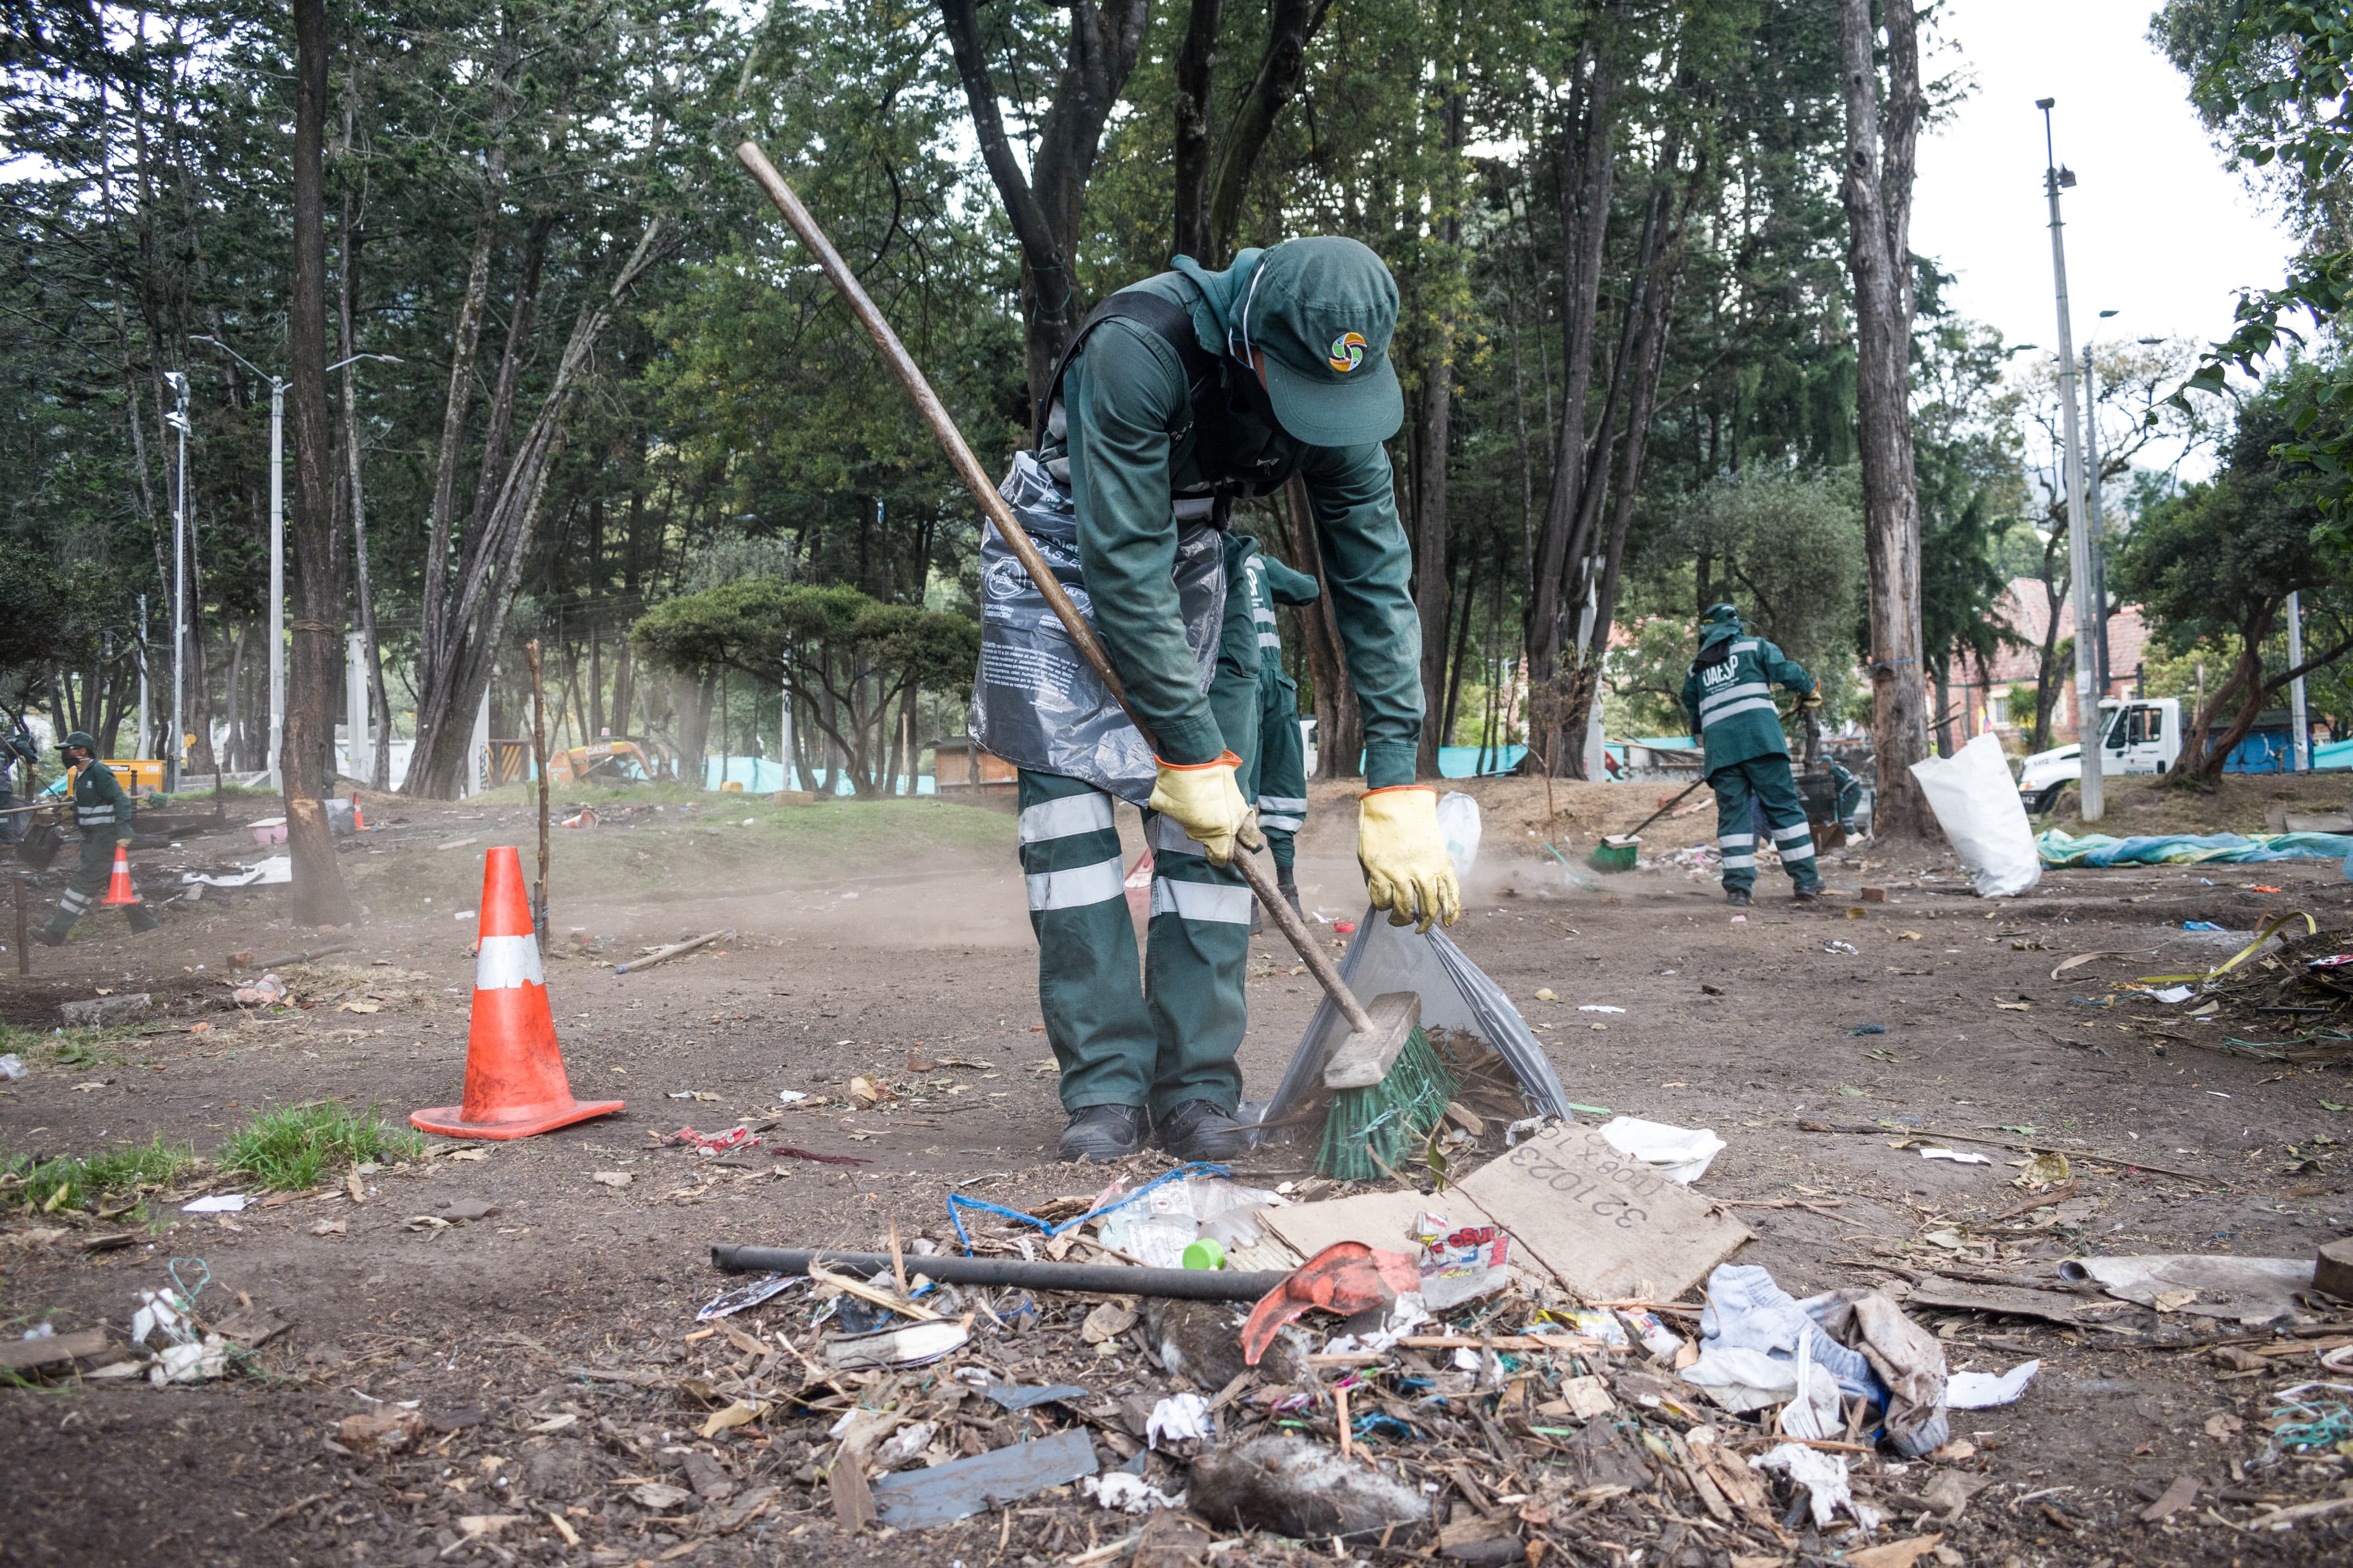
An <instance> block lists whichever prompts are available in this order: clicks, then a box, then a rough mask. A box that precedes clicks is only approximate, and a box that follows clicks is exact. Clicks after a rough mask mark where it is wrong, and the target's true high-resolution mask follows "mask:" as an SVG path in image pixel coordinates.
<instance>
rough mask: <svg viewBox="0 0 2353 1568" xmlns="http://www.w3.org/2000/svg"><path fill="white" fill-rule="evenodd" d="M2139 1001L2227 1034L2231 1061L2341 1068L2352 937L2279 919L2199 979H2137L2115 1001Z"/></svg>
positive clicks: (2349, 1021) (2348, 1043)
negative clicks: (2208, 1022) (2175, 1009)
mask: <svg viewBox="0 0 2353 1568" xmlns="http://www.w3.org/2000/svg"><path fill="white" fill-rule="evenodd" d="M2274 936H2276V937H2277V939H2278V940H2277V941H2276V942H2274V941H2273V940H2272V939H2273V938H2274ZM2141 999H2146V1000H2148V1001H2153V1002H2157V1003H2159V1004H2162V1005H2167V1006H2168V1007H2171V1006H2180V1005H2183V1004H2189V1005H2188V1006H2187V1007H2184V1008H2183V1016H2198V1017H2204V1018H2211V1019H2213V1020H2214V1021H2215V1022H2216V1023H2219V1024H2221V1025H2223V1026H2226V1032H2225V1036H2224V1037H2222V1038H2221V1040H2220V1042H2219V1043H2221V1045H2222V1046H2223V1047H2224V1048H2225V1049H2228V1050H2230V1051H2231V1052H2232V1054H2235V1055H2243V1056H2254V1057H2259V1058H2264V1059H2268V1060H2276V1061H2283V1062H2293V1063H2310V1062H2325V1061H2338V1060H2343V1059H2345V1058H2348V1057H2353V931H2327V930H2323V929H2321V928H2320V926H2319V924H2318V922H2317V921H2314V920H2312V919H2311V918H2310V917H2309V916H2306V915H2303V914H2288V915H2282V916H2279V917H2278V918H2276V919H2274V920H2273V921H2269V922H2268V923H2266V924H2265V925H2264V926H2263V928H2262V929H2261V930H2259V931H2257V932H2256V933H2255V936H2254V940H2253V941H2252V942H2249V943H2248V944H2247V945H2246V946H2245V947H2243V948H2242V949H2240V950H2238V951H2237V952H2235V953H2233V954H2232V955H2231V956H2229V957H2227V958H2225V959H2224V960H2222V961H2221V963H2217V964H2216V965H2214V966H2213V967H2212V968H2211V970H2209V971H2207V972H2206V973H2202V974H2151V975H2142V976H2138V977H2137V978H2136V979H2134V980H2133V981H2131V982H2130V983H2128V984H2126V985H2125V986H2124V987H2123V988H2122V989H2121V991H2120V992H2119V993H2118V994H2117V995H2116V997H2115V998H2114V1000H2121V1001H2126V1002H2130V1001H2135V1000H2141ZM2110 1000H2111V999H2109V998H2102V999H2101V1002H2102V1003H2106V1002H2108V1001H2110Z"/></svg>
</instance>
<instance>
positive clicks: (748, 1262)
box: [711, 1242, 1291, 1301]
mask: <svg viewBox="0 0 2353 1568" xmlns="http://www.w3.org/2000/svg"><path fill="white" fill-rule="evenodd" d="M812 1263H815V1264H816V1265H818V1267H819V1268H831V1269H836V1270H840V1271H843V1272H854V1273H860V1274H864V1275H867V1276H869V1277H871V1278H883V1277H887V1276H889V1275H890V1273H891V1256H890V1254H888V1253H885V1252H831V1251H827V1250H824V1249H821V1248H814V1247H738V1246H733V1245H730V1244H727V1243H724V1242H723V1243H721V1244H720V1245H718V1246H715V1247H712V1249H711V1265H712V1268H716V1269H718V1270H719V1271H720V1272H721V1273H723V1274H807V1272H808V1270H809V1265H810V1264H812ZM906 1263H907V1268H909V1270H910V1271H912V1272H914V1273H919V1274H923V1275H926V1276H928V1277H929V1278H931V1279H936V1280H938V1281H940V1283H942V1284H944V1285H1011V1286H1019V1287H1021V1288H1023V1289H1031V1290H1075V1291H1080V1292H1084V1293H1090V1294H1097V1295H1105V1296H1158V1297H1162V1298H1165V1299H1166V1300H1183V1301H1255V1300H1258V1299H1259V1298H1260V1297H1261V1296H1263V1295H1265V1294H1266V1293H1267V1292H1268V1291H1270V1290H1272V1289H1277V1288H1278V1287H1280V1286H1281V1285H1282V1282H1283V1281H1284V1280H1286V1279H1290V1278H1291V1276H1290V1275H1289V1274H1287V1273H1285V1272H1283V1271H1282V1270H1281V1269H1266V1270H1261V1271H1256V1272H1252V1271H1246V1270H1240V1269H1224V1268H1133V1267H1131V1266H1129V1265H1126V1264H1121V1263H1030V1262H1025V1261H1023V1260H1022V1259H1020V1258H955V1257H942V1256H934V1257H930V1258H908V1259H907V1260H906Z"/></svg>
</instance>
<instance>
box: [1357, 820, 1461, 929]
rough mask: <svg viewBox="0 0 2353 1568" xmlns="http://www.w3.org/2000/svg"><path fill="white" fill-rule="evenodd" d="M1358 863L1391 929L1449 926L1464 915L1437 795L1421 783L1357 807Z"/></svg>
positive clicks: (1377, 906)
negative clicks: (1441, 827)
mask: <svg viewBox="0 0 2353 1568" xmlns="http://www.w3.org/2000/svg"><path fill="white" fill-rule="evenodd" d="M1356 864H1357V865H1359V866H1362V867H1363V868H1365V888H1366V891H1368V892H1370V893H1371V894H1372V896H1373V907H1374V908H1375V909H1377V910H1388V911H1389V924H1391V925H1395V926H1401V925H1406V924H1408V923H1409V922H1412V921H1417V920H1418V921H1419V922H1420V924H1419V929H1420V930H1422V931H1428V930H1429V929H1430V922H1431V921H1438V922H1439V923H1440V924H1441V925H1452V924H1453V923H1454V922H1455V921H1456V919H1457V918H1459V917H1460V916H1461V913H1462V889H1461V885H1460V884H1458V883H1457V882H1456V881H1455V879H1454V859H1453V857H1451V856H1450V855H1448V854H1447V853H1446V840H1445V839H1444V838H1443V837H1440V835H1439V831H1438V792H1437V791H1436V790H1434V789H1427V788H1424V787H1423V786H1422V785H1420V784H1399V785H1397V786H1396V787H1395V788H1392V789H1376V790H1367V791H1366V793H1365V795H1364V797H1363V799H1362V800H1361V801H1360V802H1359V803H1358V805H1357V808H1356Z"/></svg>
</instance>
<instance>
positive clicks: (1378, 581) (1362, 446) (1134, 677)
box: [1019, 237, 1461, 1160]
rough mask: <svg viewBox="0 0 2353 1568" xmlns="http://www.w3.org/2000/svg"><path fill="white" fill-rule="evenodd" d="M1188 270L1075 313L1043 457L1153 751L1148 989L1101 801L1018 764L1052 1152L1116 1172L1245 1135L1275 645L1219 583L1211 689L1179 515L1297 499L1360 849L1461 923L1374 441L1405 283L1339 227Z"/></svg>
mask: <svg viewBox="0 0 2353 1568" xmlns="http://www.w3.org/2000/svg"><path fill="white" fill-rule="evenodd" d="M1174 267H1175V269H1174V270H1173V271H1169V272H1164V273H1161V274H1159V275H1158V276H1156V277H1154V278H1149V279H1145V281H1143V282H1142V283H1139V284H1136V285H1134V286H1133V287H1131V288H1128V289H1123V290H1122V291H1120V292H1119V293H1117V294H1114V295H1113V296H1112V297H1111V298H1110V299H1108V300H1105V301H1104V302H1103V304H1102V305H1100V306H1098V307H1097V308H1096V309H1095V310H1094V311H1093V313H1092V314H1091V315H1090V316H1089V317H1088V318H1087V320H1086V321H1084V322H1083V323H1082V324H1081V326H1080V328H1079V331H1078V332H1077V334H1076V335H1075V336H1074V337H1073V339H1072V341H1071V345H1070V347H1069V348H1068V349H1066V350H1065V351H1064V353H1063V358H1062V361H1061V363H1060V365H1059V366H1057V367H1056V371H1055V374H1054V376H1053V378H1052V380H1051V382H1050V385H1049V387H1048V391H1047V395H1046V398H1045V400H1044V401H1045V405H1046V406H1045V411H1044V416H1043V418H1042V419H1041V422H1040V426H1041V427H1040V429H1039V433H1038V447H1037V456H1038V458H1039V460H1040V461H1041V462H1042V463H1043V465H1044V466H1045V468H1046V470H1047V471H1048V472H1049V473H1050V474H1051V475H1053V476H1055V478H1056V479H1060V480H1065V481H1066V482H1067V483H1068V485H1069V487H1070V492H1071V500H1072V502H1073V504H1074V507H1075V512H1076V518H1077V536H1078V553H1079V559H1080V563H1081V565H1082V568H1083V571H1084V574H1085V589H1086V595H1087V602H1088V604H1089V605H1090V608H1091V613H1092V616H1093V619H1094V624H1095V630H1096V633H1097V635H1098V636H1100V637H1102V639H1103V646H1104V647H1105V648H1106V649H1107V650H1108V651H1109V653H1110V655H1111V658H1112V661H1113V664H1114V665H1115V666H1116V667H1117V668H1118V671H1119V675H1120V679H1121V681H1122V683H1123V684H1124V686H1125V687H1126V689H1127V693H1128V697H1129V700H1131V702H1133V704H1134V707H1135V710H1136V711H1137V712H1138V714H1139V715H1140V716H1141V717H1142V718H1143V720H1144V721H1145V725H1146V726H1147V727H1148V728H1149V730H1150V731H1151V732H1152V735H1153V737H1154V739H1155V741H1156V742H1157V746H1158V750H1157V752H1156V755H1155V763H1156V764H1157V770H1158V772H1157V777H1156V779H1155V785H1154V788H1153V791H1152V795H1151V798H1150V801H1149V804H1148V805H1147V807H1146V810H1145V834H1146V837H1147V841H1148V842H1149V843H1150V844H1151V846H1152V850H1153V859H1154V868H1153V879H1152V904H1151V910H1152V913H1151V920H1150V923H1149V927H1148V932H1147V942H1146V947H1145V963H1144V974H1143V976H1142V978H1141V980H1140V981H1139V977H1138V973H1137V963H1136V953H1135V935H1134V926H1133V925H1132V924H1131V923H1130V921H1129V916H1128V912H1127V905H1126V900H1125V899H1124V895H1123V889H1122V882H1123V868H1122V863H1121V858H1120V847H1119V837H1118V834H1117V832H1116V831H1115V829H1114V828H1113V819H1112V797H1111V796H1110V795H1107V794H1105V793H1103V791H1101V790H1099V789H1097V788H1095V787H1094V786H1093V785H1092V784H1087V783H1085V782H1083V781H1082V780H1079V779H1075V778H1067V777H1063V776H1060V775H1058V774H1054V773H1042V772H1037V771H1034V770H1031V769H1028V768H1025V769H1023V770H1022V773H1021V775H1020V784H1019V801H1020V807H1021V819H1020V830H1019V837H1020V841H1021V862H1022V869H1023V871H1024V872H1025V873H1026V874H1027V877H1028V881H1029V911H1030V915H1029V919H1030V925H1031V927H1032V929H1033V930H1034V931H1036V932H1037V935H1038V997H1039V1006H1040V1008H1041V1010H1042V1011H1043V1013H1044V1015H1045V1020H1046V1035H1047V1039H1048V1041H1049V1042H1050V1044H1051V1045H1052V1047H1053V1048H1054V1056H1055V1059H1056V1061H1057V1062H1059V1063H1060V1067H1061V1074H1060V1091H1061V1099H1062V1106H1063V1109H1064V1110H1065V1111H1066V1112H1067V1113H1068V1116H1069V1122H1068V1125H1067V1126H1066V1127H1065V1128H1064V1130H1063V1132H1062V1138H1061V1146H1060V1156H1061V1158H1062V1159H1064V1160H1113V1159H1117V1158H1120V1157H1121V1156H1123V1155H1126V1154H1130V1153H1133V1152H1135V1151H1136V1150H1137V1149H1139V1148H1140V1147H1142V1146H1143V1144H1144V1143H1145V1140H1146V1137H1147V1136H1150V1137H1152V1138H1153V1139H1155V1141H1156V1142H1158V1143H1159V1144H1160V1145H1161V1147H1162V1148H1164V1149H1166V1151H1167V1152H1169V1153H1170V1154H1173V1155H1175V1156H1176V1158H1178V1159H1180V1160H1198V1159H1227V1158H1231V1157H1233V1156H1235V1155H1237V1154H1240V1153H1241V1152H1244V1151H1245V1150H1246V1149H1247V1148H1248V1146H1249V1130H1248V1129H1247V1128H1246V1127H1245V1126H1243V1125H1242V1124H1240V1123H1239V1122H1237V1121H1235V1120H1234V1111H1235V1109H1236V1106H1237V1104H1238V1102H1239V1100H1240V1094H1241V1073H1240V1069H1239V1068H1236V1066H1235V1065H1234V1053H1235V1051H1236V1050H1237V1049H1238V1048H1239V1047H1240V1045H1241V1041H1242V1032H1243V1029H1244V1026H1245V1024H1246V1022H1247V1011H1246V1007H1245V1004H1244V1001H1243V994H1242V980H1243V973H1244V966H1245V964H1246V963H1247V960H1248V957H1249V950H1250V914H1251V902H1252V899H1251V895H1250V888H1249V885H1248V884H1247V883H1246V882H1245V881H1244V880H1243V879H1242V876H1241V873H1240V871H1239V870H1238V869H1237V868H1235V867H1234V865H1233V864H1232V861H1233V857H1234V856H1235V855H1236V854H1237V853H1242V852H1246V851H1248V850H1250V849H1253V848H1256V847H1258V846H1259V844H1260V843H1261V837H1260V827H1259V824H1258V821H1257V813H1256V812H1255V811H1254V809H1253V808H1252V806H1251V804H1250V796H1249V795H1246V794H1245V793H1244V790H1243V784H1244V782H1245V781H1250V780H1252V778H1253V772H1254V767H1255V764H1256V763H1257V762H1258V758H1259V751H1260V740H1261V732H1262V728H1263V725H1262V720H1261V714H1262V704H1263V698H1262V688H1261V668H1263V661H1262V658H1261V655H1262V653H1263V651H1264V650H1263V649H1262V647H1261V644H1260V642H1259V640H1258V637H1259V630H1258V628H1259V626H1260V623H1259V622H1258V621H1257V620H1256V618H1255V616H1254V615H1253V614H1252V613H1251V612H1250V600H1249V597H1248V595H1247V590H1246V586H1245V585H1242V584H1229V591H1228V600H1227V605H1226V609H1225V613H1224V616H1223V619H1222V622H1221V626H1220V631H1219V652H1218V659H1217V663H1216V668H1215V672H1214V675H1213V677H1212V679H1210V681H1209V683H1208V690H1206V691H1204V690H1203V689H1202V680H1201V675H1200V665H1199V663H1198V661H1197V659H1196V658H1195V655H1194V652H1193V650H1192V648H1191V647H1188V645H1187V642H1186V638H1185V631H1184V622H1183V618H1182V616H1181V614H1180V611H1179V604H1178V594H1177V588H1176V581H1175V577H1174V569H1175V565H1176V559H1177V557H1176V543H1177V535H1178V529H1179V525H1180V522H1181V523H1185V524H1192V523H1198V522H1201V521H1208V522H1209V523H1212V524H1214V525H1217V526H1220V527H1222V526H1223V525H1224V521H1225V519H1226V517H1227V515H1228V514H1229V511H1230V509H1231V507H1232V504H1233V502H1234V501H1235V500H1242V499H1249V498H1252V497H1258V496H1265V495H1270V494H1271V493H1272V492H1273V491H1274V490H1275V489H1277V488H1279V487H1280V486H1282V484H1284V483H1285V482H1286V481H1287V480H1288V479H1290V478H1291V477H1292V476H1293V475H1294V474H1295V475H1297V476H1298V477H1299V478H1300V479H1301V480H1302V481H1303V484H1304V486H1305V489H1306V492H1307V502H1308V508H1309V511H1310V513H1311V515H1312V516H1313V518H1314V527H1315V534H1316V541H1317V546H1318V552H1319V554H1320V556H1321V561H1322V565H1323V576H1324V584H1326V586H1327V587H1328V589H1329V591H1330V593H1331V595H1332V608H1333V616H1334V620H1335V623H1336V624H1337V626H1338V627H1339V633H1340V640H1341V642H1342V643H1343V645H1345V650H1346V654H1347V661H1348V675H1349V679H1350V680H1351V682H1352V683H1353V684H1354V686H1355V688H1356V700H1357V705H1358V708H1359V710H1360V711H1361V712H1362V714H1363V715H1364V731H1365V782H1366V786H1367V788H1366V792H1365V794H1364V795H1363V797H1362V802H1361V805H1360V806H1359V811H1358V818H1357V831H1356V858H1357V860H1358V863H1359V864H1360V865H1361V866H1362V867H1363V868H1364V872H1365V880H1366V886H1367V888H1368V889H1369V890H1370V892H1371V895H1372V901H1373V903H1374V904H1375V905H1376V906H1377V907H1378V908H1381V909H1384V910H1388V911H1389V918H1390V919H1391V920H1392V921H1396V922H1398V923H1400V924H1402V923H1404V922H1405V921H1409V920H1413V921H1419V922H1420V923H1421V925H1422V927H1423V929H1425V930H1426V929H1428V927H1429V925H1430V922H1431V921H1444V922H1447V923H1450V924H1451V922H1452V921H1454V919H1455V917H1456V916H1457V915H1458V914H1459V913H1460V912H1461V891H1460V889H1458V888H1457V887H1456V885H1455V879H1454V869H1453V866H1452V863H1451V861H1450V860H1449V859H1448V858H1447V854H1446V845H1445V841H1444V840H1443V838H1441V837H1440V834H1439V831H1438V795H1437V792H1436V791H1434V790H1430V789H1427V788H1424V787H1421V786H1419V785H1417V784H1415V783H1414V782H1413V781H1414V752H1415V748H1416V745H1417V742H1419V738H1420V733H1421V725H1422V709H1421V684H1420V673H1419V671H1420V658H1421V647H1420V644H1421V639H1420V635H1419V623H1418V621H1417V620H1416V618H1415V615H1414V606H1413V600H1412V597H1411V595H1410V594H1409V592H1408V588H1407V583H1408V579H1409V572H1410V566H1411V559H1412V557H1411V552H1410V551H1409V549H1408V547H1407V543H1406V537H1405V530H1404V528H1403V527H1402V526H1401V525H1400V524H1399V522H1398V514H1397V502H1396V479H1395V473H1394V470H1393V469H1392V468H1391V467H1390V463H1389V458H1388V453H1387V452H1386V451H1385V450H1384V449H1383V447H1382V445H1381V444H1382V443H1383V442H1384V441H1386V440H1387V439H1388V437H1391V436H1393V435H1395V434H1396V433H1397V429H1398V424H1399V423H1400V422H1401V420H1402V418H1403V416H1404V400H1403V398H1402V397H1401V396H1400V395H1399V393H1398V382H1397V373H1396V371H1395V369H1394V368H1393V367H1392V366H1391V365H1390V363H1389V358H1388V345H1389V335H1390V333H1391V332H1392V331H1394V330H1395V328H1396V325H1397V313H1398V291H1397V285H1396V283H1395V281H1394V280H1392V279H1391V278H1390V277H1389V273H1388V268H1387V267H1385V266H1384V265H1382V263H1381V260H1380V258H1378V257H1377V256H1375V255H1374V254H1373V252H1372V251H1371V250H1369V249H1367V248H1366V247H1364V246H1362V245H1360V244H1358V243H1356V241H1354V240H1350V239H1342V238H1336V237H1317V238H1307V239H1294V240H1292V241H1289V242H1288V243H1286V244H1282V245H1278V246H1275V247H1271V248H1270V249H1265V250H1245V251H1243V252H1242V253H1241V254H1240V255H1239V256H1237V257H1236V258H1234V263H1233V265H1232V266H1231V267H1230V268H1227V269H1226V270H1224V271H1222V272H1211V271H1209V270H1208V269H1206V268H1202V267H1200V266H1198V264H1196V263H1195V262H1194V261H1193V260H1192V258H1189V257H1182V256H1180V257H1178V258H1176V262H1175V263H1174ZM1285 798H1298V797H1295V796H1291V797H1285Z"/></svg>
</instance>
